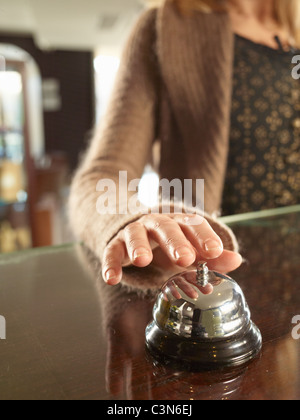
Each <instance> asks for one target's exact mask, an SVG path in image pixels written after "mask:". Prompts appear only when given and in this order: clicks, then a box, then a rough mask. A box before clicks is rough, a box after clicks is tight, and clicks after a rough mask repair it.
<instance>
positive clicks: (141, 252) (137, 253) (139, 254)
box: [133, 248, 150, 260]
mask: <svg viewBox="0 0 300 420" xmlns="http://www.w3.org/2000/svg"><path fill="white" fill-rule="evenodd" d="M149 255H150V252H149V250H148V249H146V248H138V249H137V250H135V251H134V254H133V258H134V259H135V260H136V259H138V258H141V257H148V256H149Z"/></svg>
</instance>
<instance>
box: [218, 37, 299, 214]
mask: <svg viewBox="0 0 300 420" xmlns="http://www.w3.org/2000/svg"><path fill="white" fill-rule="evenodd" d="M297 54H300V52H299V51H298V52H297V51H295V50H294V51H288V52H287V51H284V50H283V49H278V50H275V49H272V48H269V47H267V46H264V45H260V44H256V43H254V42H252V41H250V40H248V39H245V38H243V37H240V36H237V35H236V42H235V63H234V77H233V97H232V114H231V134H230V152H229V158H228V169H227V176H226V180H225V189H224V197H223V210H222V213H223V215H228V214H238V213H245V212H250V211H259V210H263V209H270V208H277V207H282V206H290V205H294V204H299V203H300V80H296V79H295V78H293V77H292V70H293V68H294V67H295V64H292V58H293V56H294V55H297Z"/></svg>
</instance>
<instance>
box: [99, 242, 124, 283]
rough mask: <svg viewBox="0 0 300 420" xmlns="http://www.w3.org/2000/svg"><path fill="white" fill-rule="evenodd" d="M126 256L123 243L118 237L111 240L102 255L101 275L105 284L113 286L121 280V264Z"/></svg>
mask: <svg viewBox="0 0 300 420" xmlns="http://www.w3.org/2000/svg"><path fill="white" fill-rule="evenodd" d="M125 258H126V249H125V244H124V242H123V241H121V240H120V239H114V240H113V241H111V243H110V244H109V246H108V247H106V249H105V251H104V255H103V263H102V276H103V279H104V280H105V281H106V283H107V284H110V285H111V286H114V285H116V284H118V283H120V281H121V280H122V264H123V262H124V260H125Z"/></svg>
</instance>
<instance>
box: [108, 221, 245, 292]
mask: <svg viewBox="0 0 300 420" xmlns="http://www.w3.org/2000/svg"><path fill="white" fill-rule="evenodd" d="M198 261H207V262H208V265H209V268H210V269H214V270H217V271H220V272H223V273H227V272H230V271H233V270H235V269H236V268H238V267H239V266H240V265H241V263H242V257H241V255H239V254H237V253H235V252H231V251H226V250H224V249H223V244H222V241H221V239H220V238H219V236H218V235H217V234H216V233H215V232H214V230H213V229H212V228H211V226H210V225H209V223H208V222H207V220H206V219H205V218H203V217H201V216H198V215H187V214H170V215H165V214H149V215H145V216H143V217H141V218H140V219H139V220H138V221H137V222H134V223H131V224H130V225H128V226H126V227H125V229H123V230H121V231H120V232H119V234H118V235H117V236H116V237H115V238H114V239H113V240H112V241H111V242H110V243H109V245H108V246H107V247H106V249H105V251H104V257H103V270H102V275H103V278H104V280H105V281H106V282H107V283H108V284H110V285H116V284H118V283H120V281H121V280H122V267H126V266H129V265H134V266H136V267H146V266H148V265H150V264H151V263H153V264H155V265H156V266H159V267H161V268H163V269H165V270H170V271H171V270H172V271H175V272H176V270H177V271H179V270H180V268H181V269H183V268H187V267H190V266H192V265H193V264H195V263H197V262H198Z"/></svg>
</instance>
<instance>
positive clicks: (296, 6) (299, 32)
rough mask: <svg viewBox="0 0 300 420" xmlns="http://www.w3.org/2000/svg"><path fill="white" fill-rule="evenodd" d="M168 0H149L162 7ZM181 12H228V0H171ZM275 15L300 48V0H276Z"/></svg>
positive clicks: (152, 3)
mask: <svg viewBox="0 0 300 420" xmlns="http://www.w3.org/2000/svg"><path fill="white" fill-rule="evenodd" d="M165 1H166V0H147V2H148V4H149V6H150V7H160V6H161V5H162V4H163V3H165ZM169 1H172V2H173V3H174V4H175V5H176V7H177V8H178V9H179V11H180V12H181V13H188V12H190V11H192V10H200V11H202V12H204V13H211V12H226V10H227V1H226V0H169ZM274 5H275V16H276V19H277V21H278V23H279V25H280V26H282V27H283V28H285V29H286V30H287V31H288V33H289V35H290V36H291V38H292V40H293V43H294V46H297V47H298V48H300V1H299V0H274Z"/></svg>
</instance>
